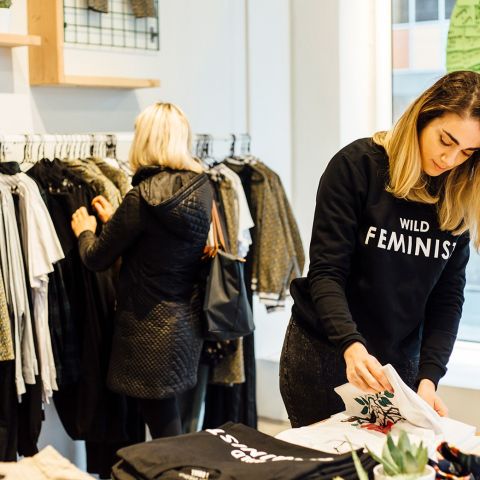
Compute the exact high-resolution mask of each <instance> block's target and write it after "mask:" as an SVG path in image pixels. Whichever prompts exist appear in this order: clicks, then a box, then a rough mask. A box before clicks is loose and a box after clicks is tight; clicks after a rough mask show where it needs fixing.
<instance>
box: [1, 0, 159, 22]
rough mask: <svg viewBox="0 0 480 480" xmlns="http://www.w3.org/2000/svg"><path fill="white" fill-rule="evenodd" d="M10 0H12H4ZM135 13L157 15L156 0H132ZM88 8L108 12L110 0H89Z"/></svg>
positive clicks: (148, 15)
mask: <svg viewBox="0 0 480 480" xmlns="http://www.w3.org/2000/svg"><path fill="white" fill-rule="evenodd" d="M3 1H10V0H3ZM130 3H131V6H132V11H133V14H134V15H135V16H136V17H137V18H145V17H156V16H157V13H156V11H155V4H154V0H130ZM88 8H90V9H91V10H95V11H96V12H101V13H108V12H109V8H108V0H88Z"/></svg>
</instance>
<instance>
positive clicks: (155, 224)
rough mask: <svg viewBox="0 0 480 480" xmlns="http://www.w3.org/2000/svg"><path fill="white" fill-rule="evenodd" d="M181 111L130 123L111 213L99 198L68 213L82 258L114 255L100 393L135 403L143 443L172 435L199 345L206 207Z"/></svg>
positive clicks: (89, 263) (106, 260)
mask: <svg viewBox="0 0 480 480" xmlns="http://www.w3.org/2000/svg"><path fill="white" fill-rule="evenodd" d="M190 147H191V131H190V125H189V123H188V120H187V118H186V116H185V115H184V113H183V112H182V111H181V110H180V109H179V108H178V107H177V106H175V105H173V104H170V103H156V104H154V105H151V106H150V107H148V108H146V109H145V110H144V111H143V112H142V113H141V114H140V115H139V116H138V118H137V121H136V123H135V136H134V140H133V143H132V147H131V150H130V164H131V166H132V169H133V170H134V172H135V175H134V177H133V181H132V184H133V188H132V190H130V192H129V193H128V194H127V195H126V196H125V198H124V200H123V202H122V204H121V205H120V207H119V208H118V210H117V211H116V212H115V213H113V209H112V207H111V205H110V204H109V203H108V202H107V200H106V199H105V198H103V197H96V198H95V199H94V200H93V202H92V206H93V208H94V210H95V211H96V213H97V215H98V217H99V218H100V219H101V221H102V222H103V223H104V224H105V225H104V226H103V229H102V232H101V235H100V236H99V237H97V236H96V235H95V231H96V226H97V222H96V219H95V217H94V216H91V215H89V214H88V212H87V209H86V208H85V207H82V208H80V209H79V210H77V211H76V212H75V213H74V214H73V219H72V228H73V231H74V233H75V235H76V236H77V237H78V244H79V251H80V256H81V258H82V261H83V262H84V264H85V265H86V267H87V268H89V269H90V270H93V271H99V270H105V269H106V268H108V267H110V266H111V265H112V264H113V263H114V262H115V261H116V260H117V259H118V258H119V257H122V266H121V270H120V277H119V288H118V300H117V311H116V323H115V330H114V337H113V345H112V353H111V357H110V367H109V372H108V386H109V387H110V388H111V389H112V390H114V391H115V392H119V393H122V394H125V395H127V396H129V397H132V398H135V399H136V400H137V401H138V405H139V407H140V410H141V412H142V414H143V416H144V418H145V421H146V423H147V425H148V426H149V429H150V433H151V434H152V437H153V438H156V437H164V436H172V435H178V434H179V433H181V424H180V414H179V406H178V402H177V396H178V395H179V394H180V393H182V392H184V391H186V390H188V389H190V388H192V387H193V386H194V385H195V384H196V381H197V367H198V363H199V358H200V351H201V347H202V332H201V324H200V312H201V301H200V291H201V286H200V283H201V280H200V277H201V275H200V270H201V257H202V255H203V248H204V246H205V243H206V239H207V235H208V231H209V227H210V216H211V206H212V190H211V187H210V183H209V180H208V177H207V175H206V174H205V173H203V172H202V168H201V166H200V165H199V163H197V162H196V161H195V160H194V159H193V158H192V155H191V154H190Z"/></svg>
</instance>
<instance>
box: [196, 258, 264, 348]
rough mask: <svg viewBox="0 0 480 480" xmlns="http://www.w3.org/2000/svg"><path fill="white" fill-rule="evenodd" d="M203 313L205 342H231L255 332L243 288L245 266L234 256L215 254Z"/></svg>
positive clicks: (250, 310) (250, 309)
mask: <svg viewBox="0 0 480 480" xmlns="http://www.w3.org/2000/svg"><path fill="white" fill-rule="evenodd" d="M210 262H211V265H210V273H209V275H208V279H207V288H206V292H205V301H204V304H203V311H204V314H205V319H206V333H205V335H206V338H208V339H209V340H234V339H235V338H240V337H243V336H245V335H249V334H250V333H252V332H253V330H254V329H255V326H254V324H253V314H252V307H251V306H250V303H249V302H248V297H247V289H246V287H245V279H244V266H243V262H242V261H240V260H239V259H238V258H237V257H236V256H235V255H231V254H230V253H227V252H224V251H222V250H218V252H217V254H216V255H215V257H214V258H213V259H211V260H210Z"/></svg>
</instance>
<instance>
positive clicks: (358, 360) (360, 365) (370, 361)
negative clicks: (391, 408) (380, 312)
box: [343, 342, 393, 393]
mask: <svg viewBox="0 0 480 480" xmlns="http://www.w3.org/2000/svg"><path fill="white" fill-rule="evenodd" d="M343 357H344V358H345V363H346V365H347V379H348V381H349V382H350V383H351V384H352V385H355V386H356V387H357V388H359V389H360V390H362V391H364V392H366V393H378V392H384V391H385V390H388V391H389V392H392V393H393V388H392V386H391V385H390V382H389V381H388V379H387V377H386V376H385V374H384V373H383V370H382V365H381V364H380V362H379V361H378V360H377V359H376V358H375V357H374V356H373V355H370V354H369V353H368V351H367V349H366V348H365V346H364V345H363V344H362V343H360V342H355V343H352V344H351V345H349V346H348V347H347V349H346V350H345V352H344V354H343Z"/></svg>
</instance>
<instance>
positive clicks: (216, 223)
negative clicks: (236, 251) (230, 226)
mask: <svg viewBox="0 0 480 480" xmlns="http://www.w3.org/2000/svg"><path fill="white" fill-rule="evenodd" d="M212 225H213V242H214V244H215V248H216V249H217V250H218V249H222V250H223V251H224V252H226V251H227V246H226V242H225V236H224V235H223V230H222V222H221V221H220V215H219V213H218V208H217V204H216V202H215V200H214V201H213V203H212Z"/></svg>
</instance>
